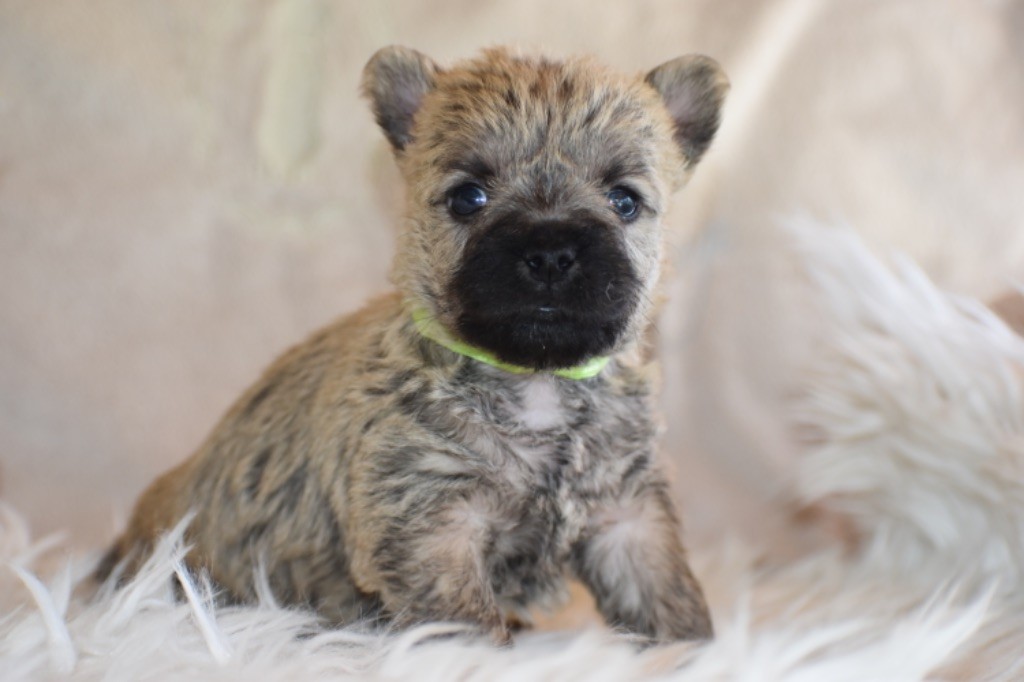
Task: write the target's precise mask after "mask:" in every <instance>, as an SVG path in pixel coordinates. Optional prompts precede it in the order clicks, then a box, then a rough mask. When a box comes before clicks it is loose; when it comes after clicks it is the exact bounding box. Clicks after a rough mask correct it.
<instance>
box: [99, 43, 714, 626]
mask: <svg viewBox="0 0 1024 682" xmlns="http://www.w3.org/2000/svg"><path fill="white" fill-rule="evenodd" d="M727 88H728V85H727V81H726V78H725V76H724V75H723V73H722V71H721V70H720V69H719V67H718V65H717V64H716V63H715V62H714V61H712V60H711V59H708V58H707V57H703V56H686V57H680V58H678V59H674V60H672V61H669V62H667V63H665V64H663V65H661V66H659V67H657V68H655V69H654V70H652V71H650V72H649V73H647V74H646V75H643V76H639V75H638V76H627V75H621V74H618V73H615V72H613V71H610V70H608V69H606V68H604V67H602V66H600V65H598V64H596V63H594V62H592V61H590V60H588V59H569V60H565V61H555V60H550V59H544V58H533V57H526V56H520V55H518V54H515V53H513V52H510V51H507V50H504V49H492V50H487V51H485V52H484V53H483V54H482V56H480V57H478V58H476V59H472V60H470V61H467V62H464V63H461V64H458V65H456V66H454V67H451V68H442V67H440V66H438V65H436V64H435V63H434V62H432V61H431V60H430V59H428V58H427V57H425V56H424V55H422V54H420V53H418V52H416V51H414V50H410V49H405V48H400V47H389V48H385V49H383V50H381V51H379V52H378V53H377V54H376V55H374V56H373V58H372V59H371V60H370V62H369V63H368V64H367V65H366V68H365V72H364V76H363V91H364V93H365V95H366V96H367V98H368V99H369V100H370V103H371V106H372V109H373V113H374V115H375V117H376V120H377V122H378V123H379V125H380V127H381V129H382V130H383V132H384V135H385V136H386V137H387V139H388V141H389V142H390V144H391V147H392V148H393V151H394V154H395V158H396V159H397V162H398V165H399V167H400V169H401V172H402V175H403V177H404V179H405V182H406V183H407V190H408V191H407V220H406V224H405V226H404V229H403V231H402V233H401V236H400V238H399V250H398V255H397V258H396V260H395V264H394V274H393V279H394V283H395V284H396V286H397V291H396V292H394V293H392V294H389V295H385V296H383V297H381V298H379V299H377V300H374V301H372V302H371V303H370V304H369V305H368V306H366V307H365V308H363V309H362V310H361V311H359V312H356V313H354V314H352V315H349V316H347V317H345V318H343V319H341V320H340V321H338V322H336V323H334V324H333V325H331V326H329V327H327V328H326V329H324V330H322V331H320V332H319V333H317V334H315V335H314V336H313V337H312V338H310V339H309V340H308V341H306V342H305V343H302V344H300V345H298V346H296V347H295V348H292V349H291V350H289V351H288V352H287V353H285V354H284V355H283V356H282V357H281V358H280V359H278V360H277V362H275V363H274V364H273V365H272V366H271V367H270V368H269V369H268V370H267V371H266V372H265V373H264V374H263V376H262V377H261V378H260V379H259V381H257V382H256V384H255V385H253V386H252V388H250V389H249V390H248V392H246V393H245V394H244V395H243V396H242V397H241V398H240V399H239V400H238V401H237V402H236V403H235V404H234V406H233V407H232V408H231V409H230V411H229V412H228V413H227V415H226V416H224V418H223V419H222V420H221V422H220V423H219V424H218V425H217V427H216V428H215V429H214V431H213V433H212V435H210V437H209V439H208V440H207V441H206V442H205V443H204V444H203V445H202V447H200V449H199V451H198V452H197V453H195V454H194V455H193V456H192V457H191V458H190V459H188V460H187V461H186V462H184V463H183V464H181V465H180V466H178V467H177V468H176V469H173V470H172V471H170V472H169V473H167V474H165V475H164V476H162V477H161V478H159V479H157V481H156V482H155V483H153V484H152V485H151V486H150V487H149V489H148V490H146V491H145V493H144V494H143V495H142V497H141V498H140V499H139V501H138V503H137V505H136V507H135V510H134V514H133V516H132V519H131V522H130V525H129V526H128V528H127V530H126V531H125V533H124V534H123V535H122V536H121V537H120V539H119V540H118V541H117V542H116V544H115V545H114V547H113V548H112V549H111V550H110V552H109V553H108V555H107V557H106V558H105V559H104V561H103V562H102V563H101V565H100V566H99V568H98V569H97V575H98V576H99V577H100V578H105V577H106V576H109V575H110V574H111V572H114V571H115V567H117V566H120V568H118V569H116V570H117V572H118V573H119V574H120V575H121V576H122V577H123V576H127V575H131V574H132V573H133V572H134V571H137V570H138V568H139V567H140V565H141V563H142V562H143V561H144V560H145V559H146V558H147V556H148V554H149V553H150V550H151V549H152V547H153V545H154V543H155V541H156V540H157V539H158V537H159V536H160V534H162V533H164V532H165V531H167V530H168V529H170V528H172V527H173V526H174V525H175V524H176V523H177V522H178V521H179V520H180V519H182V518H183V517H185V516H186V515H187V514H189V513H192V514H194V516H193V518H192V520H191V523H190V525H189V526H188V530H187V533H186V538H187V540H188V542H189V543H190V546H191V550H190V552H189V554H188V557H187V561H188V564H189V566H190V567H192V568H193V569H195V570H202V571H206V572H208V574H209V575H210V577H211V578H212V579H213V580H214V581H215V583H216V584H217V585H218V586H219V587H220V588H221V589H222V591H223V593H224V594H225V595H226V596H227V597H228V598H229V599H233V600H240V601H251V600H254V599H255V598H256V594H255V589H254V583H255V580H254V573H255V569H256V567H257V566H258V565H260V564H262V566H263V568H264V570H265V572H266V576H267V578H268V580H269V585H270V587H271V589H272V590H273V592H274V594H275V595H276V596H277V598H278V599H279V600H281V601H283V602H286V603H289V604H308V605H310V606H312V607H313V608H314V609H316V610H317V611H318V612H319V613H320V614H321V615H322V616H324V617H325V618H326V619H328V620H329V621H331V622H333V623H339V624H342V623H347V622H352V621H355V620H358V619H365V618H367V617H370V618H376V619H378V620H381V621H385V622H388V623H391V624H393V625H394V626H397V627H401V626H406V625H409V624H413V623H417V622H422V621H426V620H446V621H460V622H465V623H470V624H474V625H476V626H478V627H479V628H480V629H481V630H483V631H484V632H486V633H488V634H490V635H491V636H492V637H493V638H494V639H495V640H496V641H498V642H504V641H507V640H508V637H509V627H510V623H513V622H516V621H517V620H522V619H524V618H525V617H526V613H525V612H526V609H527V607H528V606H529V605H531V604H534V603H536V602H543V601H545V600H550V599H551V598H552V597H555V596H558V595H560V594H561V593H562V591H563V589H564V587H563V584H564V581H565V579H566V577H567V576H569V575H571V576H574V577H576V578H578V579H579V580H580V581H582V582H583V583H584V584H585V585H586V586H587V587H588V588H589V589H590V591H591V592H592V593H593V595H594V598H595V600H596V603H597V608H598V610H599V611H600V612H601V614H602V615H603V617H604V618H605V619H606V621H607V622H608V623H609V624H610V625H612V626H613V627H617V628H620V629H622V630H625V631H628V632H630V633H635V634H637V635H639V636H641V637H644V638H647V639H649V640H650V641H656V642H662V641H670V640H679V639H695V638H706V637H710V636H711V634H712V626H711V620H710V617H709V615H708V610H707V607H706V605H705V602H704V597H703V595H702V593H701V589H700V586H699V585H698V583H697V581H696V580H695V579H694V577H693V575H692V573H691V572H690V568H689V567H688V565H687V561H686V554H685V552H684V550H683V546H682V544H681V541H680V527H679V523H678V521H677V516H676V512H675V510H674V508H673V504H672V501H671V499H670V495H669V490H668V486H667V484H666V481H665V479H664V478H663V476H662V474H661V473H660V472H659V470H658V467H657V465H656V463H655V457H654V446H655V443H654V441H655V431H656V428H655V423H654V419H653V416H652V410H651V403H652V396H651V388H650V385H649V371H648V369H647V368H646V367H645V364H644V362H643V360H642V359H641V353H640V352H638V348H637V347H638V345H639V343H640V338H641V335H642V332H643V330H644V328H645V326H646V325H647V323H648V315H649V313H650V306H651V299H652V290H653V287H654V286H655V281H656V280H657V278H658V270H659V259H660V257H661V252H660V245H661V241H662V237H661V228H660V225H659V221H660V218H661V216H662V215H663V213H664V212H665V208H666V202H667V200H668V195H669V194H670V192H671V191H673V190H675V189H677V188H679V187H681V186H682V185H683V184H684V182H685V180H686V179H687V177H688V176H689V174H690V172H691V171H692V169H693V168H694V165H695V164H696V163H697V161H698V160H699V159H700V158H701V155H702V154H703V153H704V152H705V150H706V149H707V148H708V145H709V144H710V143H711V140H712V138H713V136H714V134H715V131H716V130H717V128H718V121H719V110H720V108H721V104H722V101H723V98H724V96H725V92H726V90H727Z"/></svg>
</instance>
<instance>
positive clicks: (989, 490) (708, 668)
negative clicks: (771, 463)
mask: <svg viewBox="0 0 1024 682" xmlns="http://www.w3.org/2000/svg"><path fill="white" fill-rule="evenodd" d="M786 230H787V231H788V233H789V234H790V235H791V236H792V237H793V240H792V243H793V244H794V248H795V252H796V253H798V254H799V256H800V258H799V261H800V262H802V263H803V264H804V267H805V274H806V277H807V280H808V283H809V286H810V287H811V290H812V291H813V292H814V295H815V296H818V297H820V302H821V308H822V310H824V311H827V315H828V316H829V317H828V319H825V320H823V321H822V328H824V329H826V330H829V333H827V334H826V335H825V337H824V338H823V340H822V342H821V343H820V344H819V345H818V350H817V352H815V353H814V354H812V357H810V358H809V359H808V366H807V368H806V375H805V376H804V378H803V381H802V384H803V386H805V388H806V390H805V392H804V394H803V395H801V396H800V397H799V399H798V400H796V401H795V402H794V404H793V405H792V409H791V410H790V413H791V415H792V424H793V426H794V428H798V429H799V432H800V434H801V435H802V437H803V439H804V442H805V443H806V446H807V451H806V452H805V453H804V455H803V457H802V458H801V459H800V460H799V462H800V464H799V470H798V471H795V472H793V474H794V480H796V481H797V487H798V489H799V492H800V494H801V495H802V497H803V500H804V501H805V502H806V503H807V505H808V506H809V507H813V508H815V509H816V510H817V511H818V512H819V517H820V518H828V519H831V520H833V521H838V524H837V525H838V526H840V527H843V528H845V529H846V531H847V533H846V539H847V542H845V543H844V542H841V541H840V540H839V539H837V540H836V543H835V546H834V547H832V548H827V547H826V548H825V549H821V550H818V551H816V552H814V553H811V554H809V555H806V556H804V557H802V558H798V559H796V560H793V561H791V562H787V563H781V564H780V563H774V564H771V563H766V562H763V561H761V560H760V559H759V554H758V552H757V551H756V550H755V549H753V548H750V547H746V546H742V545H739V544H737V543H735V542H729V541H723V542H722V543H720V544H718V545H716V546H703V547H695V548H694V549H693V551H694V555H695V562H696V568H697V572H698V573H699V574H700V575H701V576H702V578H703V581H704V583H705V585H706V588H707V591H708V596H709V599H710V601H711V604H712V608H713V611H714V616H715V620H716V623H717V629H718V636H717V638H716V639H715V641H714V642H712V643H710V644H707V645H704V646H696V647H695V646H688V645H676V646H668V647H658V648H652V649H647V650H643V651H641V650H638V649H636V648H635V647H634V646H633V645H632V644H631V643H630V642H629V641H628V640H626V639H624V638H622V637H617V636H615V635H614V634H612V633H610V632H607V631H605V630H602V629H600V628H599V627H597V626H596V625H595V626H587V627H584V628H582V629H575V630H571V629H570V630H566V629H562V630H555V631H550V630H549V631H536V632H532V633H526V634H523V635H521V636H519V637H518V638H517V639H516V641H515V644H514V646H512V647H510V648H507V649H500V650H499V649H495V648H493V647H492V646H490V645H489V644H487V643H486V642H484V641H480V640H476V639H474V638H473V637H471V636H468V635H465V634H458V628H455V627H452V626H447V625H444V624H436V625H427V626H424V627H422V628H420V629H418V630H414V631H411V632H406V633H401V634H393V635H389V634H368V633H365V632H361V631H359V630H357V629H350V630H325V629H321V628H319V627H318V626H317V624H316V622H315V620H314V619H313V617H312V616H311V615H310V614H309V613H305V612H301V611H294V610H285V609H282V608H280V607H278V606H277V605H275V604H274V603H273V599H272V597H270V596H267V597H266V598H265V599H264V603H263V604H261V605H260V606H258V607H245V608H242V607H232V608H214V607H213V606H212V605H211V598H210V597H211V595H210V593H209V590H208V588H207V587H205V586H204V585H201V584H200V585H196V584H192V583H189V582H187V581H185V580H184V577H183V576H182V574H181V573H180V557H181V550H180V547H179V546H178V545H176V544H175V543H174V542H173V538H170V539H168V542H167V543H166V544H165V546H164V547H163V548H162V549H161V551H159V552H158V553H157V555H156V556H155V557H154V559H153V560H152V561H151V562H150V564H149V565H148V567H147V568H146V569H145V570H144V571H142V573H141V574H140V575H139V577H138V578H137V579H136V580H135V581H134V582H133V583H132V584H131V585H130V586H128V587H127V588H125V589H122V590H119V591H117V592H114V593H110V592H105V593H103V594H102V595H101V596H100V598H99V599H97V600H93V601H87V600H85V599H83V598H81V597H78V596H75V595H74V594H73V589H72V588H73V585H74V583H75V580H76V579H77V578H79V577H80V576H81V575H83V574H84V573H85V572H86V571H87V570H88V569H89V567H90V562H91V561H92V560H94V559H95V556H70V557H68V556H64V555H61V552H60V550H59V547H60V542H59V540H55V539H50V538H47V539H42V540H33V539H32V538H31V536H30V534H29V532H28V529H27V528H26V527H25V525H24V523H23V521H22V520H21V518H20V516H19V515H18V514H17V512H16V511H14V510H12V509H9V508H6V507H3V508H0V560H2V561H3V562H4V566H0V678H2V679H3V680H21V679H76V680H90V679H106V680H139V679H189V680H252V679H264V680H274V679H281V680H286V679H287V680H292V679H303V680H349V679H381V680H384V679H402V680H404V679H415V680H423V681H428V680H448V679H460V680H503V679H507V680H537V679H559V680H562V679H580V680H616V681H619V680H628V679H648V678H655V677H656V678H658V679H672V680H721V679H744V680H813V681H815V682H817V681H821V680H829V681H833V680H919V679H962V680H987V679H991V680H1014V679H1021V678H1022V677H1024V656H1022V653H1021V652H1024V609H1022V601H1024V595H1022V591H1021V590H1020V589H1019V586H1020V582H1021V576H1022V573H1024V396H1022V390H1024V372H1022V370H1024V341H1022V340H1021V339H1020V338H1019V337H1017V336H1016V335H1014V333H1013V332H1012V331H1010V330H1009V329H1008V328H1007V327H1006V326H1005V325H1004V324H1003V323H1002V322H1001V321H1000V320H999V319H998V318H996V317H995V316H994V315H993V314H992V313H991V312H989V311H988V310H987V309H986V308H984V307H983V306H981V305H980V304H977V303H975V302H973V301H970V300H965V299H962V298H958V297H955V296H951V295H948V294H945V293H942V292H940V291H938V290H937V289H936V288H935V287H934V286H933V285H932V284H931V283H930V282H929V281H928V280H927V279H926V278H925V277H924V276H923V274H922V273H921V271H920V270H918V269H917V268H916V267H915V266H914V265H913V264H911V263H909V262H906V261H901V260H892V261H887V262H882V261H880V260H878V259H877V258H875V257H874V256H872V255H871V254H870V253H869V252H868V251H867V249H866V248H865V247H864V246H863V245H862V244H861V242H860V241H859V240H858V239H857V238H856V237H854V236H853V235H852V234H851V233H848V232H845V231H839V230H832V229H829V228H823V227H821V226H817V225H812V224H810V223H809V222H807V221H799V220H796V221H791V223H790V224H789V225H788V226H787V228H786ZM851 538H852V539H853V542H852V543H851V542H850V539H851ZM175 573H178V577H179V579H181V580H183V581H184V586H185V593H186V596H187V599H186V600H185V601H176V600H175V599H174V598H173V596H172V593H171V590H170V587H169V584H170V580H169V578H170V577H171V576H172V575H173V574H175ZM453 633H454V634H453Z"/></svg>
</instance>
